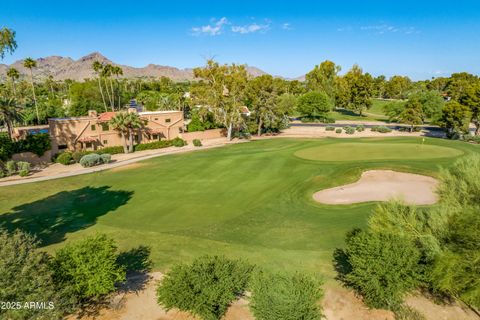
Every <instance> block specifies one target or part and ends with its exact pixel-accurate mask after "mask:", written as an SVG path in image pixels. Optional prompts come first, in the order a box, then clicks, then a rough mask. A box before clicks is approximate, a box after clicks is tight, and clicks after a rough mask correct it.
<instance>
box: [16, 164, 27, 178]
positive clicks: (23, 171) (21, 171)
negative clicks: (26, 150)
mask: <svg viewBox="0 0 480 320" xmlns="http://www.w3.org/2000/svg"><path fill="white" fill-rule="evenodd" d="M17 170H18V174H19V175H20V177H26V176H27V175H28V174H29V173H30V163H29V162H26V161H18V162H17Z"/></svg>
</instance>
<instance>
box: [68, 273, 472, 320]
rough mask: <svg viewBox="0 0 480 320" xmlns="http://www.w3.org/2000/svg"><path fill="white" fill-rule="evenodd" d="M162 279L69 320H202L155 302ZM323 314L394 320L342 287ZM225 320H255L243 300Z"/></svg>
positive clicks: (421, 303) (466, 319) (454, 309)
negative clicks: (87, 313)
mask: <svg viewBox="0 0 480 320" xmlns="http://www.w3.org/2000/svg"><path fill="white" fill-rule="evenodd" d="M161 279H162V274H161V273H160V272H153V273H150V274H149V278H148V281H147V282H146V283H145V284H144V287H143V289H141V290H138V291H130V292H128V293H122V294H119V295H117V296H115V297H114V298H113V299H112V302H111V306H110V307H109V308H105V309H102V310H100V311H99V313H98V314H97V315H95V316H84V317H80V318H77V317H75V316H71V317H69V318H68V320H74V319H81V320H94V319H95V320H199V319H198V318H196V317H193V316H192V315H190V314H189V313H187V312H181V311H178V310H170V311H166V310H165V309H163V308H162V307H160V306H159V305H158V304H157V302H156V292H155V291H156V287H157V284H158V281H160V280H161ZM144 280H145V279H144V278H142V277H139V278H137V279H135V278H131V279H130V284H129V285H130V286H132V287H137V286H138V285H139V283H135V281H142V282H143V281H144ZM407 304H408V305H410V306H411V307H413V308H414V309H416V310H418V311H420V312H421V313H422V314H424V315H425V316H426V318H427V320H457V319H458V320H459V319H462V320H479V317H477V316H476V315H475V314H474V313H473V312H472V311H470V310H466V309H464V308H462V307H460V306H459V305H457V304H452V305H436V304H434V303H433V302H431V301H430V300H428V299H426V298H425V297H423V296H412V297H409V298H408V299H407ZM322 308H323V314H324V315H325V317H326V319H327V320H394V315H393V313H392V312H390V311H386V310H375V309H369V308H367V307H366V306H365V305H364V304H363V302H362V301H361V299H359V298H358V297H356V296H355V294H354V293H353V292H352V291H350V290H347V289H345V288H342V287H336V286H329V287H327V288H326V289H325V296H324V298H323V300H322ZM223 319H224V320H254V319H255V318H254V317H253V315H252V313H251V312H250V310H249V308H248V301H247V300H246V299H244V298H240V299H239V300H237V301H235V302H234V303H233V304H232V306H231V307H230V308H229V309H228V311H227V314H226V315H225V317H224V318H223Z"/></svg>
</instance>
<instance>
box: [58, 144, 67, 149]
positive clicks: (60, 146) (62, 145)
mask: <svg viewBox="0 0 480 320" xmlns="http://www.w3.org/2000/svg"><path fill="white" fill-rule="evenodd" d="M67 148H68V146H67V145H66V144H60V145H59V146H58V150H65V149H67Z"/></svg>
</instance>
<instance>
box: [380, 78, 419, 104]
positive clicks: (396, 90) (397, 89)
mask: <svg viewBox="0 0 480 320" xmlns="http://www.w3.org/2000/svg"><path fill="white" fill-rule="evenodd" d="M411 85H412V81H411V80H410V79H409V78H408V77H402V76H393V77H391V78H390V80H388V82H387V84H386V88H385V90H386V95H387V96H388V98H390V99H405V98H406V97H407V92H408V90H409V89H410V87H411Z"/></svg>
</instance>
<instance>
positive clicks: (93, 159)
mask: <svg viewBox="0 0 480 320" xmlns="http://www.w3.org/2000/svg"><path fill="white" fill-rule="evenodd" d="M102 163H103V162H102V158H100V155H98V154H96V153H90V154H87V155H84V156H83V157H82V159H80V165H81V166H82V167H84V168H87V167H93V166H97V165H99V164H102Z"/></svg>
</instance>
